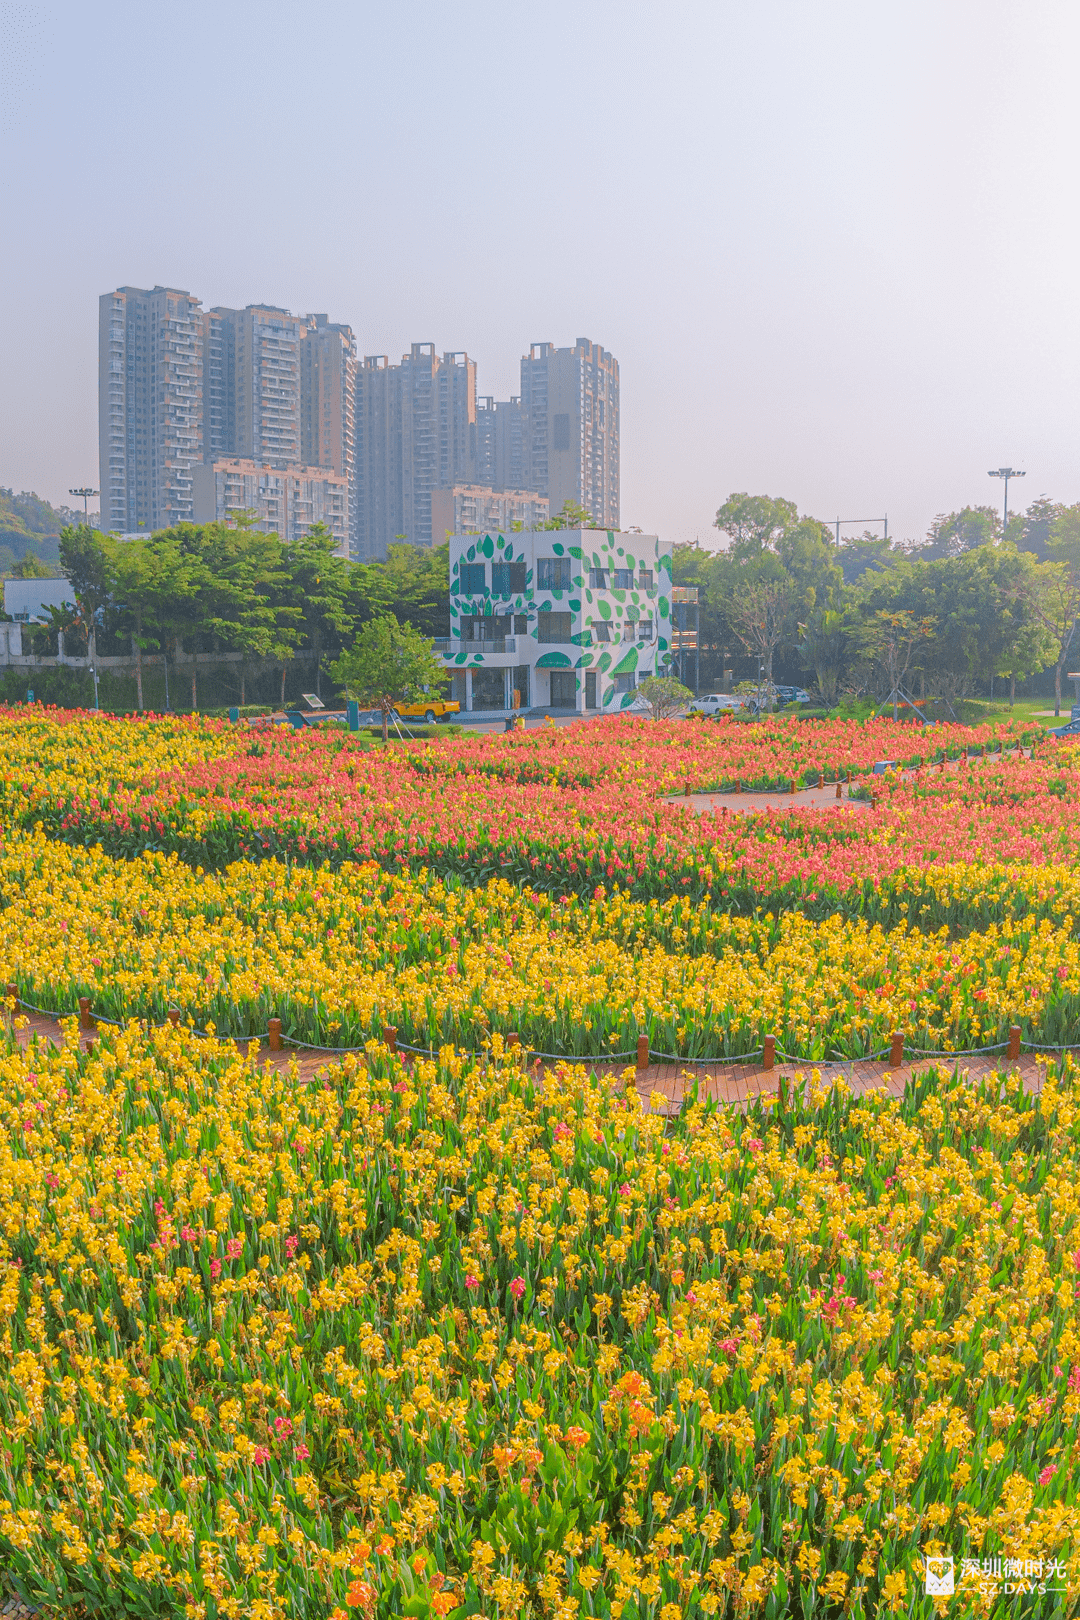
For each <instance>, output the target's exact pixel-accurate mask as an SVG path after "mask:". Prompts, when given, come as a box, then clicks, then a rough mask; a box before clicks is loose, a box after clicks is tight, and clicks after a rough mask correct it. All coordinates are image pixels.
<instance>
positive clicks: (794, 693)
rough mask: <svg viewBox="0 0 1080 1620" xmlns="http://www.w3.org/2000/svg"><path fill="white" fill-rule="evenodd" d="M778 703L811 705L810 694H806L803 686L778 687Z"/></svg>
mask: <svg viewBox="0 0 1080 1620" xmlns="http://www.w3.org/2000/svg"><path fill="white" fill-rule="evenodd" d="M776 701H777V702H778V703H809V702H810V694H809V692H804V691H803V689H802V687H801V686H778V687H777V688H776Z"/></svg>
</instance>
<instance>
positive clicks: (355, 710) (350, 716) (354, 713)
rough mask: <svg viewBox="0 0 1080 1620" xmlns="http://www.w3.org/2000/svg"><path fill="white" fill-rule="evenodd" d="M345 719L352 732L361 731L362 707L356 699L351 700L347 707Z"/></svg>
mask: <svg viewBox="0 0 1080 1620" xmlns="http://www.w3.org/2000/svg"><path fill="white" fill-rule="evenodd" d="M345 717H346V720H347V721H348V726H349V730H350V731H359V730H360V705H359V703H357V701H356V699H355V698H349V700H348V702H347V703H346V705H345Z"/></svg>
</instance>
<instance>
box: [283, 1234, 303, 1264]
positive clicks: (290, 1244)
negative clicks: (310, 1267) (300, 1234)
mask: <svg viewBox="0 0 1080 1620" xmlns="http://www.w3.org/2000/svg"><path fill="white" fill-rule="evenodd" d="M299 1247H300V1239H299V1238H294V1237H287V1238H286V1239H285V1253H286V1254H287V1255H288V1257H289V1259H290V1260H291V1259H292V1257H293V1255H294V1254H295V1253H296V1251H297V1249H298V1248H299Z"/></svg>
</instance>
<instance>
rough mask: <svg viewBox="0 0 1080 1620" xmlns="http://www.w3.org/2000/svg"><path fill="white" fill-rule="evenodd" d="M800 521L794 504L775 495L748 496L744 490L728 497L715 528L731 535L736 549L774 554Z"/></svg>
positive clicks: (715, 521)
mask: <svg viewBox="0 0 1080 1620" xmlns="http://www.w3.org/2000/svg"><path fill="white" fill-rule="evenodd" d="M798 521H799V509H798V507H797V506H796V505H795V502H794V501H786V500H784V499H783V497H774V496H772V495H748V494H746V492H745V490H744V491H741V492H740V493H738V494H735V495H729V496H728V498H727V500H726V501H725V502H724V504H723V506H721V507H720V509H719V511H718V512H717V514H716V518H715V520H714V526H715V527H716V528H717V529H721V530H722V531H723V532H724V534H726V535H728V536H729V538H730V539H731V541H732V543H733V544H734V545H740V544H742V545H750V546H752V547H754V548H756V549H759V550H760V549H769V550H772V549H775V547H776V545H777V543H778V542H779V540H780V537H781V536H782V535H784V534H786V533H787V531H788V529H793V528H794V527H795V525H796V523H797V522H798Z"/></svg>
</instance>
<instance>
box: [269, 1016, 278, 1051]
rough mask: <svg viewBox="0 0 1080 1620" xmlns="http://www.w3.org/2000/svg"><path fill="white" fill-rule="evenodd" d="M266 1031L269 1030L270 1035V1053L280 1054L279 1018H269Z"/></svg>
mask: <svg viewBox="0 0 1080 1620" xmlns="http://www.w3.org/2000/svg"><path fill="white" fill-rule="evenodd" d="M268 1029H269V1033H270V1050H271V1052H280V1051H281V1019H280V1018H271V1020H270V1023H269V1025H268Z"/></svg>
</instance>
